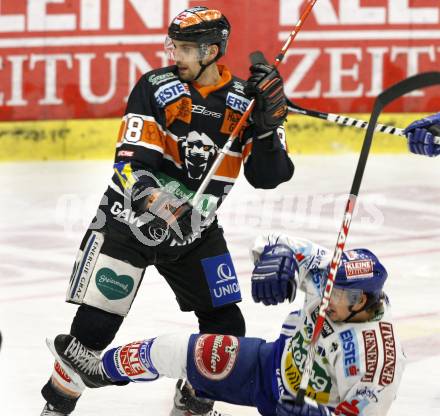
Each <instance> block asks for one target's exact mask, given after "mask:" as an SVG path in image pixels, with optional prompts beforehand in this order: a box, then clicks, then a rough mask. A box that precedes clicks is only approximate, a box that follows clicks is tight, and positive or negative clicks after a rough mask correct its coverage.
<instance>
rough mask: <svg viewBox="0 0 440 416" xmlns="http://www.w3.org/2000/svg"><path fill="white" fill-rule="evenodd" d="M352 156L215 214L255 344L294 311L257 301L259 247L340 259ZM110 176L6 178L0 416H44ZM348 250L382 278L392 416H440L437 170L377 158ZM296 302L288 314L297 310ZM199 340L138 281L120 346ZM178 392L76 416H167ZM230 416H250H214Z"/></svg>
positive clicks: (89, 405) (123, 396) (91, 402)
mask: <svg viewBox="0 0 440 416" xmlns="http://www.w3.org/2000/svg"><path fill="white" fill-rule="evenodd" d="M357 158H358V156H357V155H356V154H349V155H344V156H333V157H316V156H313V157H311V156H310V157H306V156H302V157H301V156H296V157H294V161H295V164H296V173H295V176H294V178H293V179H292V180H291V181H290V182H289V183H287V184H283V185H282V186H280V187H279V188H278V189H276V190H273V191H266V192H262V191H256V190H253V189H252V188H251V187H250V186H249V185H247V183H246V181H245V180H244V179H243V178H241V179H240V180H239V181H238V183H237V184H236V186H235V187H234V189H233V191H232V192H231V194H230V196H229V197H228V199H227V200H226V202H225V203H224V204H223V206H222V207H221V209H220V212H219V217H220V221H221V223H222V224H223V226H224V228H225V231H226V236H227V238H228V241H229V248H230V251H231V253H232V257H233V259H234V261H235V265H236V269H237V272H238V275H239V279H240V284H241V288H242V292H243V297H244V301H243V302H242V304H241V307H242V310H243V313H244V315H245V318H246V321H247V327H248V332H247V333H248V335H250V336H261V337H265V338H267V339H269V340H271V339H274V338H275V337H276V335H277V334H278V330H279V327H280V324H281V322H282V320H283V319H284V317H285V315H286V314H287V312H288V311H289V309H290V308H292V305H282V306H278V307H269V308H268V307H264V306H262V305H260V304H258V305H256V304H253V303H252V301H251V297H250V279H249V275H250V271H251V268H252V266H251V263H250V260H249V258H248V248H249V247H250V244H251V242H252V240H253V238H254V237H255V236H256V235H257V234H258V233H260V232H262V231H267V230H269V229H272V230H275V231H285V232H288V233H290V234H292V235H297V236H302V237H305V238H309V239H312V240H315V241H317V242H319V243H321V244H323V245H326V246H329V247H332V248H333V247H334V244H335V241H336V236H337V232H338V230H339V226H340V222H341V220H342V214H343V209H344V205H345V202H346V198H347V193H348V192H349V189H350V187H351V182H352V178H353V174H354V170H355V167H356V163H357ZM111 169H112V163H111V161H107V162H97V163H93V162H59V163H58V162H57V163H54V162H50V163H49V162H47V163H27V164H19V163H17V164H12V163H11V164H8V163H6V164H0V189H1V203H0V218H1V220H0V257H1V261H0V329H1V331H2V332H3V336H4V345H3V350H2V351H1V353H0V415H2V416H3V415H5V416H6V415H18V416H37V415H39V414H40V411H41V409H42V406H43V400H42V398H41V396H40V393H39V391H40V388H41V386H42V385H43V384H44V383H45V382H46V380H47V378H48V377H49V375H50V372H51V367H52V362H53V360H52V356H51V354H50V353H49V351H48V349H47V348H46V346H45V342H44V340H45V338H46V337H47V336H50V337H53V336H55V335H56V334H58V333H65V332H68V331H69V327H70V322H71V319H72V317H73V315H74V313H75V310H76V307H75V306H73V305H70V304H66V303H64V294H65V289H66V284H67V281H68V278H69V276H70V272H71V267H72V265H73V260H74V257H75V255H76V250H77V248H78V245H79V243H80V240H81V237H82V234H83V232H84V231H85V229H86V227H87V225H88V222H89V221H90V219H91V218H92V215H93V213H94V210H95V208H96V206H97V203H98V201H99V200H100V197H101V194H102V192H103V191H104V189H105V187H106V183H107V182H108V179H109V177H110V175H111ZM358 208H359V210H358V213H357V214H356V216H355V217H354V219H353V222H352V227H351V230H350V234H349V238H348V242H347V248H349V247H352V248H353V247H360V246H366V247H369V248H371V249H372V250H373V251H375V252H376V253H377V254H378V255H379V257H380V258H381V259H382V261H383V263H384V264H385V265H386V266H387V268H388V271H389V274H390V277H389V279H388V281H387V284H386V291H387V293H388V294H389V296H390V298H391V301H392V303H393V306H394V316H395V318H396V325H397V330H398V331H397V332H398V334H399V335H400V337H401V339H402V340H403V344H404V347H405V350H406V353H407V356H408V361H407V368H406V372H405V374H404V377H403V381H402V384H401V388H400V391H399V396H398V398H397V400H396V402H395V403H394V405H393V407H392V410H391V412H390V414H391V415H394V416H405V415H408V416H414V415H430V416H432V415H440V382H439V380H440V274H439V270H440V158H437V159H428V158H423V157H417V156H414V155H410V154H408V155H401V156H378V155H371V156H370V160H369V161H368V164H367V169H366V173H365V176H364V181H363V183H362V187H361V192H360V197H359V199H358ZM300 305H301V303H300V300H297V301H296V302H295V304H294V305H293V307H295V306H296V307H298V306H300ZM176 331H187V332H196V331H197V326H196V321H195V318H194V317H193V315H192V314H188V313H186V314H184V313H181V312H180V311H179V309H178V306H177V304H176V302H175V300H174V296H173V293H172V292H171V290H170V289H169V288H168V286H167V285H166V284H165V282H164V281H162V279H161V278H160V276H159V275H158V274H157V273H156V271H155V269H153V268H151V269H150V270H149V271H148V273H147V275H146V278H145V279H144V281H143V284H142V287H141V290H140V291H139V293H138V296H137V298H136V300H135V302H134V305H133V307H132V310H131V312H130V314H129V316H128V317H127V319H126V320H125V322H124V324H123V326H122V329H121V330H120V332H119V333H118V335H117V337H116V340H115V341H114V343H113V345H119V344H120V343H125V342H128V341H133V340H137V339H142V338H144V337H151V336H154V335H158V334H161V333H165V332H176ZM173 386H174V381H171V380H166V379H162V380H159V381H157V382H155V383H151V384H137V385H134V384H133V385H130V386H127V387H118V388H116V387H115V388H105V389H100V390H89V391H86V392H85V394H84V395H83V398H82V399H81V400H80V402H79V403H78V406H77V411H76V412H75V415H76V414H77V415H116V416H119V415H121V416H122V415H126V416H133V415H136V416H137V415H139V416H140V415H146V416H150V415H154V416H167V415H168V412H169V408H170V406H171V401H172V396H173V391H174V388H173ZM218 408H219V409H221V410H222V411H225V412H226V413H229V414H231V415H232V416H238V415H243V416H251V415H257V412H256V411H255V410H254V409H249V408H240V407H234V406H231V405H220V406H219V407H218Z"/></svg>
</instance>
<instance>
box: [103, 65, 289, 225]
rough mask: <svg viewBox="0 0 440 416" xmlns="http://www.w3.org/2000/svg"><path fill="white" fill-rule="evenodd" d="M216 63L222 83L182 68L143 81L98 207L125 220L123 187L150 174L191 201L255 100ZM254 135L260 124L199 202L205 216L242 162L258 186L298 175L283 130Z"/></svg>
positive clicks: (248, 131)
mask: <svg viewBox="0 0 440 416" xmlns="http://www.w3.org/2000/svg"><path fill="white" fill-rule="evenodd" d="M218 68H219V72H220V75H221V78H220V81H219V82H218V83H217V84H216V85H211V86H199V85H198V84H197V83H196V82H193V83H186V82H182V81H181V80H180V79H179V77H178V75H177V67H176V66H170V67H166V68H161V69H157V70H153V71H150V72H148V73H146V74H144V75H143V76H142V77H141V78H140V80H139V81H138V83H137V84H136V86H135V87H134V88H133V90H132V92H131V94H130V97H129V100H128V104H127V109H126V112H125V115H124V117H123V119H122V123H121V127H120V129H119V137H118V141H117V144H116V155H115V167H117V169H115V174H114V175H113V178H112V181H111V183H110V185H109V188H108V190H107V191H106V196H107V198H106V200H105V204H103V205H102V206H101V207H100V208H101V209H102V210H104V212H105V213H106V214H110V218H112V217H114V218H116V217H117V216H119V218H116V219H117V220H118V221H119V222H121V218H120V217H121V215H120V214H121V209H120V208H121V206H122V205H123V198H124V191H125V190H126V189H127V188H129V187H131V186H132V185H133V183H134V181H136V180H142V177H145V175H144V176H142V175H139V174H137V173H138V172H144V171H146V172H151V173H152V174H153V175H154V178H155V179H156V180H158V181H159V182H160V185H161V186H162V187H167V189H170V188H171V189H172V190H173V192H174V193H175V194H176V196H180V197H182V196H184V197H187V198H189V199H191V196H192V195H194V193H195V192H196V191H197V189H198V188H199V186H200V184H201V182H202V181H203V179H204V178H205V176H206V174H207V173H208V171H209V169H210V167H211V166H212V163H213V162H214V159H215V158H216V156H217V154H218V152H219V150H220V149H221V148H222V147H223V146H224V144H225V143H226V141H227V139H228V137H229V135H230V134H231V132H232V130H233V129H234V127H235V125H236V123H237V122H238V120H239V119H240V117H241V115H242V114H243V113H244V111H245V110H246V108H247V106H248V104H249V101H250V99H249V98H248V97H246V95H245V94H244V85H245V84H244V81H242V80H241V79H239V78H237V77H235V76H232V75H231V73H230V71H229V70H228V68H227V67H226V66H224V65H218ZM254 137H256V133H255V128H254V125H253V124H252V123H251V124H246V125H245V127H244V129H243V130H242V131H241V132H240V135H239V137H238V138H237V139H236V140H235V141H234V143H233V144H232V146H231V148H230V150H229V151H228V152H227V154H226V156H225V158H224V160H223V161H222V163H221V164H220V166H219V168H218V170H217V172H216V173H215V174H214V176H213V178H212V180H211V182H210V183H209V185H208V187H207V189H206V191H205V193H204V195H205V197H204V198H203V201H202V203H201V205H200V206H199V207H198V209H199V210H200V211H201V212H202V214H206V213H207V212H208V211H209V210H211V209H212V207H213V205H215V206H216V207H218V206H219V205H220V204H221V202H222V201H223V199H224V197H225V196H226V195H227V194H228V192H229V191H230V189H231V187H232V185H233V184H234V182H235V180H236V178H237V177H238V175H239V172H240V168H241V165H242V164H243V165H244V174H245V176H246V178H247V180H248V181H249V183H250V184H251V185H252V186H254V187H255V188H265V189H268V188H275V187H276V186H277V185H278V184H280V183H281V182H284V181H287V180H289V179H290V178H291V177H292V175H293V170H294V167H293V164H292V162H291V160H290V158H289V156H288V153H287V148H286V141H285V135H284V128H283V127H280V128H278V129H277V130H274V131H273V132H269V134H267V137H266V135H265V138H264V139H256V138H254ZM139 178H140V179H139ZM115 207H116V208H115ZM115 212H118V213H119V214H118V215H116V214H115ZM133 215H134V214H132V213H130V212H125V213H124V215H123V217H124V218H123V220H125V221H130V220H131V222H135V218H134V216H133ZM107 217H109V216H108V215H107Z"/></svg>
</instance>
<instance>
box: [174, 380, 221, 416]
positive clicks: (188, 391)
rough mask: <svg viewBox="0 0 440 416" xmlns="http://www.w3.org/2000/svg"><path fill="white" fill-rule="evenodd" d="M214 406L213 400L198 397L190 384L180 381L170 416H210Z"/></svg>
mask: <svg viewBox="0 0 440 416" xmlns="http://www.w3.org/2000/svg"><path fill="white" fill-rule="evenodd" d="M213 406H214V401H213V400H209V399H202V398H200V397H196V396H195V393H194V390H193V388H192V387H191V386H190V384H189V383H188V382H186V381H185V380H178V381H177V384H176V394H175V395H174V406H173V409H172V410H171V413H170V416H195V415H197V416H210V415H211V412H212V408H213Z"/></svg>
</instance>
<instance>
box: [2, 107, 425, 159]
mask: <svg viewBox="0 0 440 416" xmlns="http://www.w3.org/2000/svg"><path fill="white" fill-rule="evenodd" d="M347 115H349V116H350V114H347ZM424 115H426V114H412V113H411V114H383V115H382V116H381V117H380V120H379V122H380V123H382V124H388V125H395V126H397V127H400V128H404V127H405V126H407V125H408V124H409V123H411V122H412V121H414V120H416V119H418V118H420V117H422V116H424ZM351 116H352V117H354V118H358V119H363V120H368V118H369V114H351ZM119 126H120V119H119V118H115V119H95V120H89V119H87V120H59V121H45V120H43V121H16V122H0V161H17V160H23V161H26V160H86V159H110V160H112V159H113V157H114V153H115V144H116V140H117V135H118V130H119ZM286 132H287V142H288V147H289V151H290V153H292V154H293V155H295V154H338V153H348V152H359V150H360V148H361V145H362V141H363V139H364V135H365V130H362V129H358V128H356V127H344V126H340V125H338V124H336V123H330V122H326V121H324V120H320V119H316V118H312V117H308V116H303V115H290V116H289V118H288V121H287V123H286ZM371 151H372V153H407V152H408V150H407V148H406V140H405V139H404V138H403V137H398V136H394V135H388V134H384V133H376V134H375V136H374V140H373V146H372V149H371Z"/></svg>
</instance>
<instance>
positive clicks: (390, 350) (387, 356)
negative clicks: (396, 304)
mask: <svg viewBox="0 0 440 416" xmlns="http://www.w3.org/2000/svg"><path fill="white" fill-rule="evenodd" d="M379 327H380V335H381V337H382V342H383V356H384V357H383V367H382V371H381V372H380V378H379V384H380V385H381V386H387V385H388V384H391V383H392V382H393V380H394V373H395V370H396V342H395V340H394V333H393V325H391V324H390V323H389V322H380V323H379Z"/></svg>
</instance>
